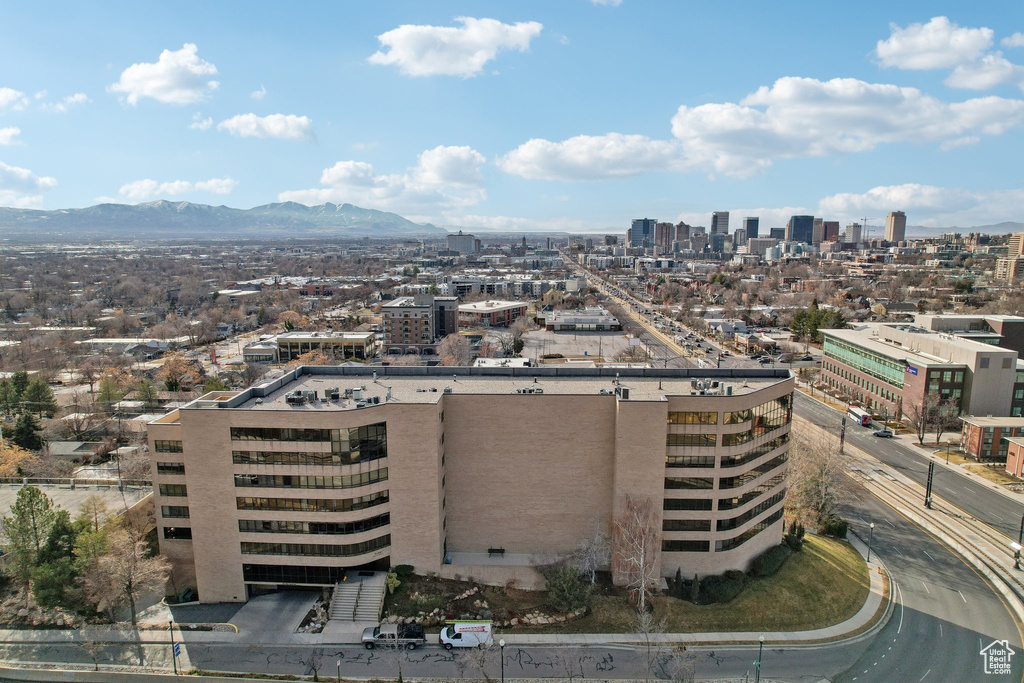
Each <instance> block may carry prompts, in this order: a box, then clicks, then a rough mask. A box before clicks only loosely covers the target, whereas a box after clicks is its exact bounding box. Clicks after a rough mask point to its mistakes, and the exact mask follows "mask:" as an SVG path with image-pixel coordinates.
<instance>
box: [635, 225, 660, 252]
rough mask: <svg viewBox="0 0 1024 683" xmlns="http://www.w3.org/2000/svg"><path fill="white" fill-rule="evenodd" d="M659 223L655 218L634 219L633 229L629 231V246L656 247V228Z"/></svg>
mask: <svg viewBox="0 0 1024 683" xmlns="http://www.w3.org/2000/svg"><path fill="white" fill-rule="evenodd" d="M657 223H658V221H657V220H656V219H654V218H634V219H633V224H632V227H631V228H630V229H629V246H631V247H651V246H654V230H655V228H654V226H655V225H657Z"/></svg>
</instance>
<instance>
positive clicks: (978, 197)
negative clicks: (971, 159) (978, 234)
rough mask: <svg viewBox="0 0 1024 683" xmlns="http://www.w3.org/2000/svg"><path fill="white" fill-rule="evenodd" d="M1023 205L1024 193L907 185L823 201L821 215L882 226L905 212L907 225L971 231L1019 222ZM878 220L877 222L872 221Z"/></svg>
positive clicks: (820, 204) (876, 189) (833, 197)
mask: <svg viewBox="0 0 1024 683" xmlns="http://www.w3.org/2000/svg"><path fill="white" fill-rule="evenodd" d="M1022 202H1024V189H1009V190H968V189H965V188H961V187H936V186H934V185H921V184H917V183H907V184H904V185H881V186H878V187H873V188H871V189H870V190H868V191H867V192H864V193H860V194H858V193H840V194H834V195H830V196H828V197H824V198H823V199H822V200H821V202H820V203H819V211H820V213H819V215H829V216H836V217H837V218H841V219H843V220H854V219H858V218H859V217H861V216H865V215H867V216H869V220H871V221H877V222H881V221H882V220H883V217H884V216H885V215H886V214H887V213H888V212H890V211H896V210H901V211H906V212H907V216H908V222H911V223H913V224H915V225H924V226H928V227H953V226H962V227H972V226H976V225H986V224H992V223H999V222H1002V221H1007V220H1016V219H1017V218H1018V217H1019V214H1020V205H1021V203H1022ZM872 216H876V217H877V218H870V217H872Z"/></svg>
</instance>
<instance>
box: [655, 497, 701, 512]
mask: <svg viewBox="0 0 1024 683" xmlns="http://www.w3.org/2000/svg"><path fill="white" fill-rule="evenodd" d="M664 508H665V509H666V510H710V509H711V499H710V498H666V499H665V506H664Z"/></svg>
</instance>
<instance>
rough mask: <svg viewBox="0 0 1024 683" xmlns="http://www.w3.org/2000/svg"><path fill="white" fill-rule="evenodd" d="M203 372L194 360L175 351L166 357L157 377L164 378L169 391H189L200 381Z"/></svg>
mask: <svg viewBox="0 0 1024 683" xmlns="http://www.w3.org/2000/svg"><path fill="white" fill-rule="evenodd" d="M201 374H202V373H201V371H200V369H199V368H198V367H197V366H196V363H195V362H194V361H190V360H187V359H186V358H185V357H184V356H182V355H181V354H180V353H174V354H171V355H169V356H167V358H166V359H164V363H163V365H161V366H160V371H159V372H158V373H157V377H158V378H159V379H161V380H163V383H164V386H165V387H166V388H167V391H188V390H189V389H190V388H191V387H192V385H193V384H195V383H196V382H198V381H199V377H200V376H201Z"/></svg>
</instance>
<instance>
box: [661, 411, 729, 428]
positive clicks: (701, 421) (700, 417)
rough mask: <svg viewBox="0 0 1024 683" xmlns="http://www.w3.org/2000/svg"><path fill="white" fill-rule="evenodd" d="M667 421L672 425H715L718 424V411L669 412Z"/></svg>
mask: <svg viewBox="0 0 1024 683" xmlns="http://www.w3.org/2000/svg"><path fill="white" fill-rule="evenodd" d="M668 423H669V424H673V425H715V424H718V413H712V412H696V413H694V412H683V413H678V412H670V413H669V414H668Z"/></svg>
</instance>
